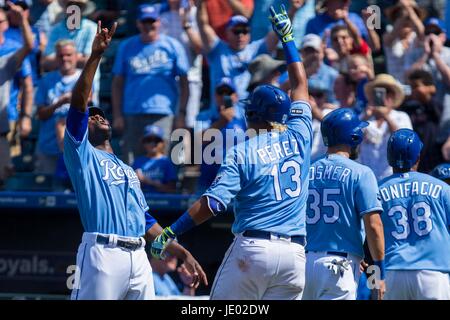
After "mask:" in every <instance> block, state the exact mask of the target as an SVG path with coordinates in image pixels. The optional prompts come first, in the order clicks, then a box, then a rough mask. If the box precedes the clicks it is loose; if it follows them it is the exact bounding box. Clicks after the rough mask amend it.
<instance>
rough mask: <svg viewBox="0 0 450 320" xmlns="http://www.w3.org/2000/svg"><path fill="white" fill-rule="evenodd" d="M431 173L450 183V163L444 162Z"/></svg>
mask: <svg viewBox="0 0 450 320" xmlns="http://www.w3.org/2000/svg"><path fill="white" fill-rule="evenodd" d="M430 175H432V176H433V177H435V178H437V179H439V180H442V181H444V182H445V183H447V184H449V185H450V163H443V164H440V165H438V166H436V168H434V169H433V170H432V171H431V172H430Z"/></svg>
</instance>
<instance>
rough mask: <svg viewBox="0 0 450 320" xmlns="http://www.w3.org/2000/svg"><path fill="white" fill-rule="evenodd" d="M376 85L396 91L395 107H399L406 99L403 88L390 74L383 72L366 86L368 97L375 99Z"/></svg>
mask: <svg viewBox="0 0 450 320" xmlns="http://www.w3.org/2000/svg"><path fill="white" fill-rule="evenodd" d="M376 87H382V88H386V89H389V90H391V91H392V92H394V94H395V98H394V108H397V107H398V106H400V105H401V104H402V103H403V100H404V99H405V93H404V92H403V88H402V86H401V85H400V84H399V83H398V82H397V81H396V80H395V79H394V77H393V76H391V75H390V74H386V73H381V74H379V75H377V76H376V77H375V79H374V80H372V81H370V82H368V83H367V84H366V85H365V86H364V93H365V94H366V97H367V99H369V100H373V89H374V88H376Z"/></svg>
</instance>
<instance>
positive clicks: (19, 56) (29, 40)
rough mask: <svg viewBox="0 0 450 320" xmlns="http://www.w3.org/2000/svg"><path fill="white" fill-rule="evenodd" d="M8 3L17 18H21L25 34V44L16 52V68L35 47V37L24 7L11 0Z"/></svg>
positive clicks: (21, 26)
mask: <svg viewBox="0 0 450 320" xmlns="http://www.w3.org/2000/svg"><path fill="white" fill-rule="evenodd" d="M7 4H8V6H9V10H10V14H11V15H12V16H14V17H16V19H17V20H20V30H21V31H22V36H23V46H22V48H20V49H19V50H18V51H17V52H16V53H15V54H14V57H15V60H16V68H17V69H19V68H20V66H21V65H22V62H23V60H24V59H25V58H26V56H27V55H28V54H29V53H30V52H31V50H32V49H33V42H34V37H33V32H32V31H31V27H30V24H29V23H28V19H27V18H26V16H25V15H24V12H23V9H22V7H20V6H17V5H15V4H14V3H12V2H11V1H8V2H7Z"/></svg>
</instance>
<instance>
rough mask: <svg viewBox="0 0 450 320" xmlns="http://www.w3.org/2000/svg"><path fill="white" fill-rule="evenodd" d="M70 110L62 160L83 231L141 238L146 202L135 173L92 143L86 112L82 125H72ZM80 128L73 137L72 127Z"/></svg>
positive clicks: (143, 230)
mask: <svg viewBox="0 0 450 320" xmlns="http://www.w3.org/2000/svg"><path fill="white" fill-rule="evenodd" d="M71 112H72V111H70V112H69V116H68V118H67V128H66V132H65V135H64V162H65V164H66V167H67V171H68V172H69V176H70V180H71V181H72V185H73V188H74V190H75V195H76V198H77V205H78V211H79V212H80V217H81V223H82V224H83V227H84V230H85V231H86V232H98V233H104V234H117V235H119V236H126V237H141V236H142V235H144V233H145V224H146V222H145V214H146V211H147V210H148V205H147V202H146V200H145V197H144V194H143V193H142V190H141V186H140V182H139V179H138V177H137V175H136V173H135V172H134V170H133V168H131V167H130V166H128V165H126V164H125V163H123V162H122V160H120V159H119V158H117V157H116V156H115V155H114V154H111V153H108V152H105V151H102V150H99V149H97V148H94V147H93V146H92V145H91V143H90V142H89V140H88V130H87V117H88V113H86V114H85V115H83V114H82V115H83V116H84V118H83V121H84V123H85V124H84V126H83V125H82V124H81V123H80V124H78V123H75V124H74V122H75V121H76V120H77V119H74V118H73V117H72V116H71ZM75 112H77V111H75ZM80 127H82V128H83V130H84V135H83V137H82V139H81V140H77V138H75V137H74V136H73V135H77V134H76V132H75V130H76V129H74V128H78V129H79V128H80ZM71 128H72V129H71ZM70 130H72V131H70ZM78 133H79V132H78Z"/></svg>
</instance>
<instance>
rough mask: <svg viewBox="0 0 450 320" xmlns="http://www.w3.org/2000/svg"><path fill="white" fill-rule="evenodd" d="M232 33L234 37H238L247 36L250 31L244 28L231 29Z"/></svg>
mask: <svg viewBox="0 0 450 320" xmlns="http://www.w3.org/2000/svg"><path fill="white" fill-rule="evenodd" d="M232 32H233V33H234V35H236V36H238V35H240V34H244V35H247V34H248V33H249V32H250V30H249V29H248V28H245V29H233V30H232Z"/></svg>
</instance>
